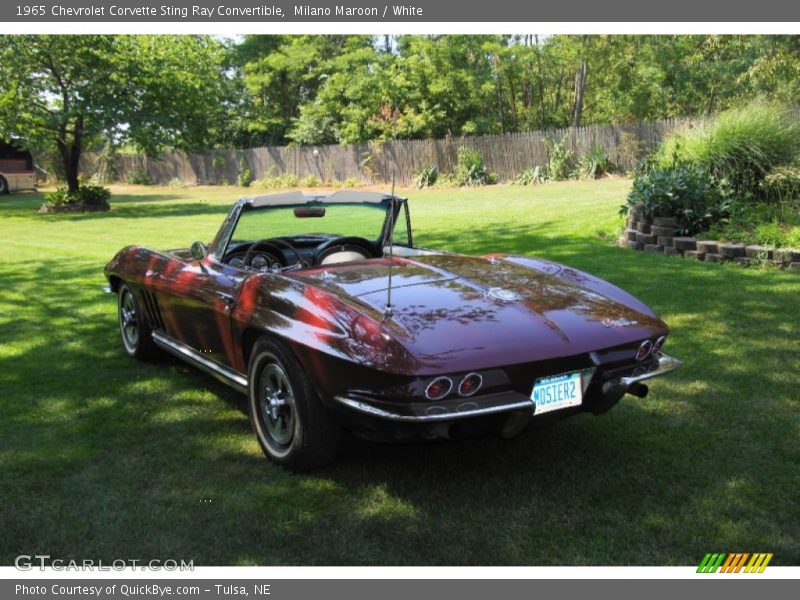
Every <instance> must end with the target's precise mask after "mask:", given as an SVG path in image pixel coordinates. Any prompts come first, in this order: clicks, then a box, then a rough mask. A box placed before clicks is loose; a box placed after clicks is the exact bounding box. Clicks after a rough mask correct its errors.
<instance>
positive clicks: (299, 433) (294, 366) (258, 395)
mask: <svg viewBox="0 0 800 600" xmlns="http://www.w3.org/2000/svg"><path fill="white" fill-rule="evenodd" d="M248 373H249V376H248V403H247V404H248V410H249V413H250V420H251V421H252V423H253V428H254V429H255V432H256V437H257V438H258V443H259V445H260V446H261V449H262V450H263V451H264V454H266V455H267V458H269V459H270V460H271V461H272V462H274V463H276V464H278V465H281V466H283V467H285V468H287V469H289V470H291V471H307V470H309V469H314V468H317V467H321V466H323V465H326V464H328V463H329V462H331V461H332V460H333V459H334V457H335V456H336V449H337V447H338V445H339V438H340V435H341V431H340V429H339V427H338V426H337V425H336V424H335V423H334V422H333V421H332V420H331V418H330V416H329V415H328V414H327V411H326V410H325V408H324V407H323V406H322V404H321V403H320V401H319V398H318V396H317V393H316V391H315V390H314V386H313V385H312V384H311V380H310V379H309V377H308V375H307V374H306V372H305V371H304V370H303V367H302V366H301V365H300V363H299V362H298V360H297V359H296V358H295V357H294V355H293V354H292V352H291V350H289V349H288V348H287V347H286V346H284V345H283V344H281V343H278V342H275V341H273V340H271V339H269V338H266V337H262V338H261V339H260V340H259V341H258V342H256V345H255V347H254V348H253V351H252V353H251V355H250V366H249V369H248Z"/></svg>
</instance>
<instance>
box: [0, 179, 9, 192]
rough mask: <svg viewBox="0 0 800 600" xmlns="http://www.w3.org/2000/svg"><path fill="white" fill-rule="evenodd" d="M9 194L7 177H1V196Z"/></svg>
mask: <svg viewBox="0 0 800 600" xmlns="http://www.w3.org/2000/svg"><path fill="white" fill-rule="evenodd" d="M8 192H9V189H8V181H6V178H5V177H3V176H2V175H0V196H2V195H3V194H7V193H8Z"/></svg>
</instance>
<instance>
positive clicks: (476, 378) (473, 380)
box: [458, 373, 483, 396]
mask: <svg viewBox="0 0 800 600" xmlns="http://www.w3.org/2000/svg"><path fill="white" fill-rule="evenodd" d="M482 385H483V377H481V376H480V375H478V374H477V373H470V374H469V375H465V376H464V379H462V380H461V383H459V384H458V393H459V395H461V396H472V394H474V393H475V392H477V391H478V390H479V389H481V386H482Z"/></svg>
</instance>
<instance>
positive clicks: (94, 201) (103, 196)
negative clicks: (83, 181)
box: [78, 185, 111, 206]
mask: <svg viewBox="0 0 800 600" xmlns="http://www.w3.org/2000/svg"><path fill="white" fill-rule="evenodd" d="M110 198H111V190H109V189H108V188H105V187H103V186H101V185H83V186H81V187H80V188H79V189H78V202H83V203H84V204H91V205H95V206H96V205H100V204H108V201H109V199H110Z"/></svg>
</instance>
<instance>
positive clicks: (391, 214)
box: [383, 167, 396, 317]
mask: <svg viewBox="0 0 800 600" xmlns="http://www.w3.org/2000/svg"><path fill="white" fill-rule="evenodd" d="M394 179H395V168H394V167H392V197H391V198H390V199H389V284H388V286H387V287H386V308H385V309H384V310H383V314H384V316H386V317H391V316H392V263H393V262H394V214H395V210H396V206H395V205H396V203H395V198H394Z"/></svg>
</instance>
